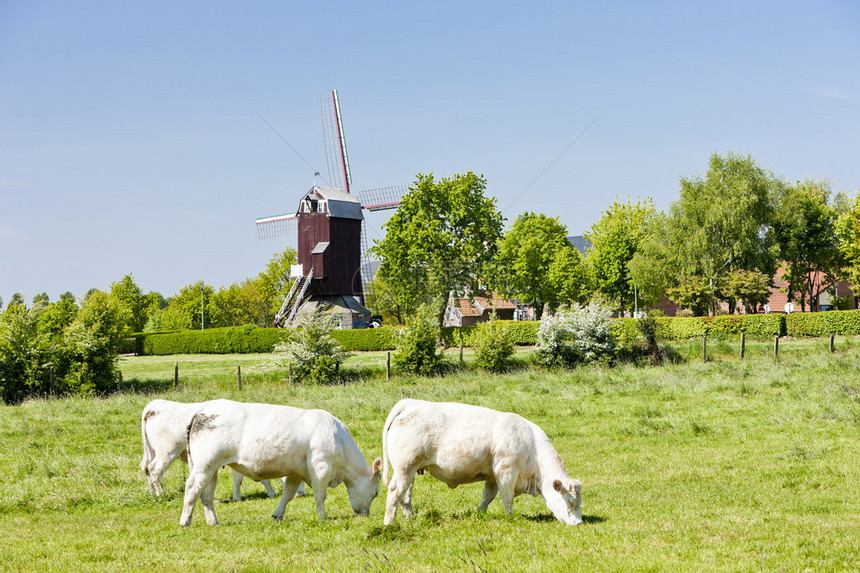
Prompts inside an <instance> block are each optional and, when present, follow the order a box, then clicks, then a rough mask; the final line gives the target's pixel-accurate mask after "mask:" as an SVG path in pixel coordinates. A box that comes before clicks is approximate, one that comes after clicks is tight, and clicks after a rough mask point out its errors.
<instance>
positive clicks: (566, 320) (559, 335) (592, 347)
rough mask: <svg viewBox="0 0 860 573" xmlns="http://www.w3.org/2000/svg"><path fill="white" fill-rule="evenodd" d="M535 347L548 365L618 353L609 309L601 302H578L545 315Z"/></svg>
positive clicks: (541, 360) (581, 361) (599, 357)
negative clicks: (584, 303)
mask: <svg viewBox="0 0 860 573" xmlns="http://www.w3.org/2000/svg"><path fill="white" fill-rule="evenodd" d="M537 342H538V343H537V347H536V348H535V351H536V354H537V357H538V361H539V362H540V363H542V364H544V365H546V366H555V365H561V366H574V365H576V364H579V363H583V362H593V361H595V360H600V359H605V358H611V357H612V356H614V354H615V340H614V338H613V336H612V319H611V313H610V311H609V309H607V308H606V307H603V306H601V305H598V304H594V303H592V304H589V305H588V306H584V307H582V306H574V307H573V308H571V309H570V310H561V311H559V312H558V313H557V314H555V315H552V316H545V317H543V318H541V321H540V328H539V329H538V335H537Z"/></svg>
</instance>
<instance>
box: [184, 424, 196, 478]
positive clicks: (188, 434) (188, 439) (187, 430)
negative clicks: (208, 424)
mask: <svg viewBox="0 0 860 573" xmlns="http://www.w3.org/2000/svg"><path fill="white" fill-rule="evenodd" d="M196 419H197V414H194V415H193V416H191V420H189V421H188V426H187V427H186V428H185V457H186V460H187V461H188V471H191V470H192V469H194V465H193V464H192V463H191V428H193V427H194V420H196Z"/></svg>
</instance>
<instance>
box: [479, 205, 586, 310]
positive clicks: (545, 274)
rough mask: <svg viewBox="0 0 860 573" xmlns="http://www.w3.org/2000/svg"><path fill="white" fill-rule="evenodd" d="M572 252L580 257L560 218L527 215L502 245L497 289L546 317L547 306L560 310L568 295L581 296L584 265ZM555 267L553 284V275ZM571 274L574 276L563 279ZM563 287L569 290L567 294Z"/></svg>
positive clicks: (506, 235)
mask: <svg viewBox="0 0 860 573" xmlns="http://www.w3.org/2000/svg"><path fill="white" fill-rule="evenodd" d="M572 251H574V252H576V255H578V254H579V252H578V251H576V249H575V248H574V247H573V245H571V244H570V241H568V240H567V228H566V227H565V226H564V225H562V224H561V223H559V221H558V217H547V216H546V215H543V214H539V213H530V212H526V213H523V214H521V215H520V216H519V217H517V219H516V220H515V221H514V224H513V225H512V226H511V228H510V229H509V230H508V231H507V232H506V233H505V235H504V237H502V240H501V241H499V250H498V255H497V260H498V264H499V265H500V268H501V269H503V272H500V273H498V274H497V275H496V281H495V282H496V283H497V284H495V285H494V287H495V288H496V289H497V290H498V291H499V292H500V293H502V294H503V295H505V296H508V297H514V298H519V299H521V300H523V301H525V302H530V303H532V304H534V306H535V309H536V311H537V312H538V314H541V313H543V307H544V305H549V306H550V308H556V307H558V305H559V304H560V303H562V302H565V301H566V297H563V295H564V294H571V293H574V296H573V298H577V296H576V295H578V294H579V288H578V287H579V286H580V285H577V284H575V283H576V282H577V279H581V278H582V276H581V274H580V275H579V276H576V272H577V270H580V268H579V267H581V264H580V265H579V266H577V262H579V263H581V261H578V260H577V259H576V258H575V257H576V255H574V254H573V253H572ZM556 261H557V262H556ZM554 263H555V265H556V268H555V273H556V274H555V276H554V279H555V280H554V281H553V280H550V271H551V269H552V266H553V264H554ZM568 270H571V271H573V272H574V275H572V276H563V275H562V273H564V272H565V271H568ZM499 279H501V280H499ZM580 284H581V283H580ZM560 287H565V292H564V293H562V292H561V291H560V290H559V288H560Z"/></svg>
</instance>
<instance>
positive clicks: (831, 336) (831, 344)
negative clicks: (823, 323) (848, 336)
mask: <svg viewBox="0 0 860 573" xmlns="http://www.w3.org/2000/svg"><path fill="white" fill-rule="evenodd" d="M833 337H834V334H833V333H832V332H831V333H830V352H833Z"/></svg>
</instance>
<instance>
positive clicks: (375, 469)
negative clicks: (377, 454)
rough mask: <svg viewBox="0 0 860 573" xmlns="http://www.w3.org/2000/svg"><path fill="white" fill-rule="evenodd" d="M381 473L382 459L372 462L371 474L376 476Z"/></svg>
mask: <svg viewBox="0 0 860 573" xmlns="http://www.w3.org/2000/svg"><path fill="white" fill-rule="evenodd" d="M381 471H382V458H376V459H375V460H373V473H375V474H378V473H379V472H381Z"/></svg>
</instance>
